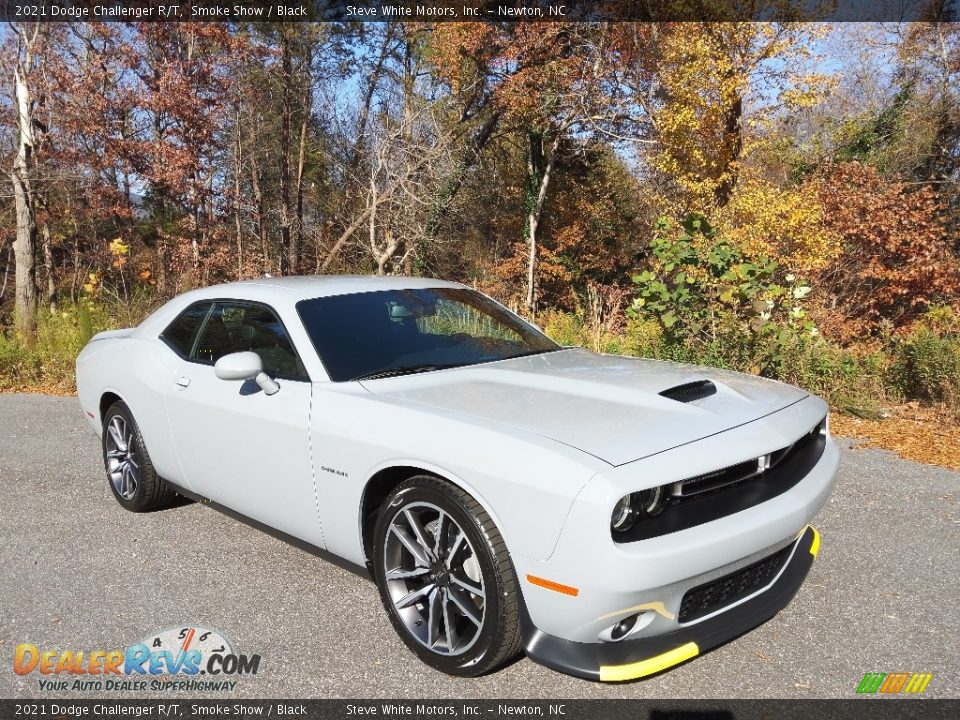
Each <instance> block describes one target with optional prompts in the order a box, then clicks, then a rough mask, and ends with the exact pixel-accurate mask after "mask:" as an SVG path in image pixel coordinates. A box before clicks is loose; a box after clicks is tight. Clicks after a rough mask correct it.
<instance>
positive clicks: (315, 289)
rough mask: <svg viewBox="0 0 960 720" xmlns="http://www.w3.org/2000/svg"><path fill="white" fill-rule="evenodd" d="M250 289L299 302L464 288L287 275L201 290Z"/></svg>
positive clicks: (427, 281) (380, 278)
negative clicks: (292, 296) (289, 295)
mask: <svg viewBox="0 0 960 720" xmlns="http://www.w3.org/2000/svg"><path fill="white" fill-rule="evenodd" d="M251 286H259V287H263V288H277V289H279V290H282V291H288V292H290V293H292V294H295V295H297V296H299V297H300V298H301V299H306V298H313V297H324V296H328V295H346V294H348V293H360V292H371V291H375V290H404V289H414V288H431V287H463V286H462V285H460V284H459V283H455V282H449V281H446V280H434V279H432V278H420V277H402V276H396V275H288V276H285V277H262V278H255V279H252V280H240V281H238V282H232V283H224V284H222V285H212V286H210V287H207V288H204V290H206V291H209V292H211V293H212V294H215V295H223V294H224V293H229V291H230V290H232V289H248V288H250V287H251Z"/></svg>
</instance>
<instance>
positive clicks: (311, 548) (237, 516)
mask: <svg viewBox="0 0 960 720" xmlns="http://www.w3.org/2000/svg"><path fill="white" fill-rule="evenodd" d="M167 484H168V485H169V486H170V487H172V488H173V489H174V490H175V491H176V492H177V494H179V495H183V496H184V497H186V498H190V499H191V500H193V501H194V502H196V503H198V504H200V505H206V506H207V507H210V508H213V509H214V510H216V511H217V512H219V513H223V514H224V515H227V516H228V517H231V518H233V519H234V520H239V521H240V522H242V523H243V524H244V525H248V526H250V527H252V528H254V529H256V530H260V531H261V532H264V533H266V534H267V535H271V536H273V537H275V538H277V540H282V541H283V542H285V543H287V544H288V545H293V547H295V548H297V549H299V550H303V551H305V552H308V553H310V554H311V555H314V556H316V557H318V558H320V559H321V560H325V561H327V562H328V563H330V564H331V565H336V566H337V567H339V568H342V569H344V570H347V571H349V572H351V573H353V574H354V575H356V576H358V577H362V578H363V579H364V580H372V579H373V576H372V575H371V574H370V569H369V568H367V567H365V566H361V565H357V564H356V563H352V562H350V561H349V560H345V559H344V558H342V557H340V556H339V555H334V554H333V553H332V552H329V551H328V550H324V549H323V548H319V547H317V546H316V545H313V544H311V543H308V542H306V541H305V540H301V539H300V538H298V537H294V536H293V535H289V534H287V533H285V532H283V531H282V530H277V529H276V528H273V527H270V526H269V525H264V524H263V523H262V522H260V521H259V520H254V519H253V518H252V517H249V516H247V515H243V514H242V513H238V512H237V511H236V510H232V509H230V508H228V507H227V506H226V505H221V504H220V503H218V502H215V501H213V500H211V499H210V498H207V497H204V496H203V495H200V494H198V493H195V492H193V491H191V490H187V489H185V488H182V487H180V486H179V485H177V484H176V483H172V482H170V481H169V480H168V481H167Z"/></svg>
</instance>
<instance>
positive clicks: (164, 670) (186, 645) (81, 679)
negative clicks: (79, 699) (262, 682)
mask: <svg viewBox="0 0 960 720" xmlns="http://www.w3.org/2000/svg"><path fill="white" fill-rule="evenodd" d="M259 670H260V655H244V654H241V653H238V652H237V651H236V650H234V645H233V643H232V642H230V640H228V639H227V637H226V636H225V635H224V634H223V633H221V632H220V631H219V630H212V629H209V628H204V627H199V626H194V625H186V624H185V625H182V626H173V627H168V628H164V629H163V630H158V631H157V632H154V633H151V634H149V635H147V636H146V637H145V638H143V639H142V640H141V641H140V642H137V643H134V644H133V645H130V646H128V647H126V648H124V649H116V650H60V649H57V650H50V649H44V648H40V647H38V646H37V645H34V644H32V643H21V644H20V645H17V647H16V650H15V651H14V657H13V671H14V672H15V673H16V674H17V675H21V676H29V675H33V674H34V673H35V674H36V675H37V676H38V679H37V682H38V686H39V689H40V690H44V691H57V690H68V691H74V692H75V691H105V692H138V691H147V690H149V691H170V690H172V691H177V690H183V691H199V692H209V691H228V692H229V691H232V690H234V689H235V688H236V686H237V682H238V681H239V680H238V678H240V677H242V676H250V675H256V674H257V672H258V671H259Z"/></svg>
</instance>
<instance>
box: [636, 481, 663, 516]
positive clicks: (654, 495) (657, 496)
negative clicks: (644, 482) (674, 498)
mask: <svg viewBox="0 0 960 720" xmlns="http://www.w3.org/2000/svg"><path fill="white" fill-rule="evenodd" d="M634 495H636V496H637V499H638V500H639V505H640V509H641V510H642V511H643V514H644V515H659V514H660V513H662V512H663V504H664V502H663V501H664V496H665V493H664V492H663V486H662V485H658V486H657V487H655V488H650V489H648V490H641V491H640V492H638V493H634Z"/></svg>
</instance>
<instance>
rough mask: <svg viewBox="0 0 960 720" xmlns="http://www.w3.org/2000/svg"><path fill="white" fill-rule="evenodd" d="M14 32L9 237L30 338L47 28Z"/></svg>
mask: <svg viewBox="0 0 960 720" xmlns="http://www.w3.org/2000/svg"><path fill="white" fill-rule="evenodd" d="M10 30H11V31H12V33H13V34H14V36H15V40H14V47H13V50H12V52H10V51H9V50H8V51H7V54H8V55H11V56H12V57H11V62H10V66H9V67H10V69H11V71H12V72H11V74H12V77H10V78H9V80H10V81H12V85H13V112H14V117H15V136H16V140H15V144H16V151H15V155H14V159H13V164H12V167H11V168H10V170H9V171H8V172H9V177H10V182H11V184H12V186H13V196H14V202H15V206H16V228H17V229H16V239H15V240H14V243H13V252H14V259H15V264H16V274H15V278H16V279H15V289H14V327H15V328H16V331H17V332H18V333H19V334H20V336H21V337H23V338H27V339H28V338H30V337H31V335H32V333H33V330H34V327H35V325H36V317H37V284H36V283H37V278H36V255H37V210H38V202H37V194H36V188H35V180H36V177H35V168H36V160H37V154H38V152H39V150H40V147H39V146H40V145H41V144H42V142H43V140H44V135H45V133H46V130H47V126H46V124H45V123H44V122H43V117H42V112H41V111H42V108H43V104H44V102H45V90H46V88H45V80H46V78H45V77H44V73H45V64H46V59H47V45H48V43H49V39H50V32H49V28H47V27H45V26H43V25H42V24H39V23H36V24H30V25H19V26H18V25H11V26H10Z"/></svg>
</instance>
